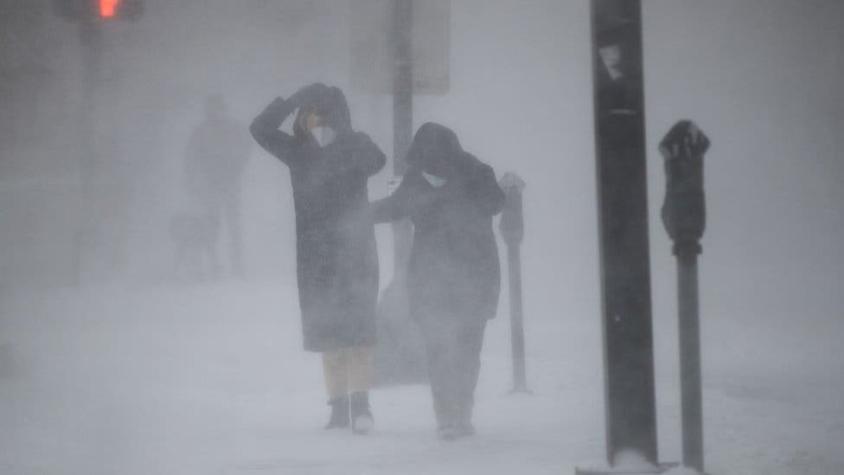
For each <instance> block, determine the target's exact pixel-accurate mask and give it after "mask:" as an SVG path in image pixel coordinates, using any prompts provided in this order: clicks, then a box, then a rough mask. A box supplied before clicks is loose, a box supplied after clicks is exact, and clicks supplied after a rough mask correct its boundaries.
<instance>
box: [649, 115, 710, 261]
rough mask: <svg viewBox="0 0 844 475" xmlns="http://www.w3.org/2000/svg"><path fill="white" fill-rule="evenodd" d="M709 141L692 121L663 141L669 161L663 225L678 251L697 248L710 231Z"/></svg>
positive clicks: (685, 122)
mask: <svg viewBox="0 0 844 475" xmlns="http://www.w3.org/2000/svg"><path fill="white" fill-rule="evenodd" d="M709 145H710V141H709V138H708V137H707V136H706V135H705V134H704V133H703V131H701V130H700V128H699V127H698V126H697V125H696V124H695V123H694V122H692V121H689V120H683V121H680V122H678V123H677V124H675V125H674V127H672V128H671V130H670V131H669V132H668V134H667V135H666V136H665V138H664V139H663V140H662V142H660V146H659V150H660V152H661V153H662V156H663V158H664V159H665V174H666V188H665V201H664V203H663V206H662V222H663V225H664V226H665V229H666V231H667V232H668V235H669V236H670V237H671V239H673V240H674V241H675V244H677V245H679V247H678V246H675V249H677V248H682V249H694V248H695V246H689V245H687V244H688V243H697V241H698V240H700V238H701V237H702V236H703V232H704V230H705V228H706V203H705V195H704V188H703V155H704V154H705V153H706V151H707V150H708V149H709Z"/></svg>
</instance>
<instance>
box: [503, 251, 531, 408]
mask: <svg viewBox="0 0 844 475" xmlns="http://www.w3.org/2000/svg"><path fill="white" fill-rule="evenodd" d="M507 263H508V267H507V268H508V272H509V274H510V335H511V342H512V347H513V348H512V350H513V392H514V393H526V392H529V391H528V388H527V375H526V373H527V369H526V364H525V327H524V315H523V314H522V254H521V248H520V247H519V246H518V245H508V246H507Z"/></svg>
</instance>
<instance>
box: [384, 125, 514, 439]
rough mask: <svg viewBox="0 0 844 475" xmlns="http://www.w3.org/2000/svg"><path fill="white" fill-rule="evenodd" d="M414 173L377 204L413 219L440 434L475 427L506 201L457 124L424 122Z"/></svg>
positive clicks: (414, 282)
mask: <svg viewBox="0 0 844 475" xmlns="http://www.w3.org/2000/svg"><path fill="white" fill-rule="evenodd" d="M407 163H408V166H409V170H408V172H407V173H406V174H405V176H404V178H403V179H402V182H401V184H400V185H399V186H398V188H397V189H396V191H395V192H394V193H393V194H392V195H390V196H389V197H387V198H384V199H382V200H379V201H376V202H374V203H373V205H372V206H373V213H374V217H375V220H376V222H386V221H393V220H397V219H402V218H410V220H411V221H412V223H413V227H414V232H413V245H412V248H411V252H410V259H409V261H408V276H407V291H408V298H409V304H410V315H411V318H412V319H414V320H415V321H416V322H417V323H418V324H419V325H420V328H421V330H422V334H423V337H424V339H425V347H426V353H427V360H428V371H429V376H430V382H431V392H432V395H433V402H434V412H435V414H436V419H437V426H438V433H439V436H440V437H441V438H443V439H447V440H451V439H455V438H457V437H462V436H468V435H472V434H474V431H475V429H474V427H473V425H472V408H473V405H474V392H475V386H476V385H477V381H478V374H479V371H480V352H481V347H482V346H483V337H484V329H485V327H486V322H487V320H489V319H491V318H493V317H494V316H495V313H496V309H497V306H498V294H499V289H500V266H499V260H498V248H497V245H496V242H495V236H494V234H493V230H492V217H493V216H494V215H496V214H498V213H499V212H500V211H501V209H502V207H503V205H504V192H503V191H502V190H501V188H499V186H498V183H497V181H496V179H495V173H494V172H493V170H492V168H491V167H490V166H489V165H486V164H484V163H482V162H481V161H480V160H478V159H477V158H475V157H474V156H473V155H471V154H469V153H467V152H465V151H464V150H463V148H462V147H461V145H460V142H459V141H458V139H457V135H456V134H455V133H454V132H453V131H452V130H450V129H448V128H446V127H444V126H442V125H439V124H435V123H427V124H425V125H423V126H422V127H420V128H419V130H418V131H417V133H416V136H415V137H414V139H413V143H412V145H411V148H410V151H409V152H408V157H407Z"/></svg>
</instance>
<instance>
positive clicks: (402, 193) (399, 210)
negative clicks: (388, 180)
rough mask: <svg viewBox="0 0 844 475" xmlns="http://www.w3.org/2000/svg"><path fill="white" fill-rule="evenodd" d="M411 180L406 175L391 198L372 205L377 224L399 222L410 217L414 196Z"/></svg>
mask: <svg viewBox="0 0 844 475" xmlns="http://www.w3.org/2000/svg"><path fill="white" fill-rule="evenodd" d="M411 180H412V178H411V179H409V175H405V177H404V178H403V179H402V181H401V183H400V184H399V186H398V188H397V189H396V191H394V192H393V193H392V194H391V195H390V196H388V197H386V198H382V199H380V200H375V201H373V202H372V203H371V204H370V207H371V210H372V216H373V220H374V222H375V223H388V222H390V221H398V220H400V219H402V218H406V217H407V216H408V214H409V213H410V205H411V200H412V195H413V190H412V189H411V188H412V185H411V184H410V182H411Z"/></svg>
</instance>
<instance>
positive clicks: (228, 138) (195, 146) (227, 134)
mask: <svg viewBox="0 0 844 475" xmlns="http://www.w3.org/2000/svg"><path fill="white" fill-rule="evenodd" d="M251 149H252V147H251V145H250V141H249V135H247V134H246V131H245V130H244V127H243V124H241V123H239V122H238V121H236V120H235V119H234V118H232V117H231V115H230V114H229V112H228V107H227V106H226V102H225V99H224V98H223V96H221V95H211V96H208V97H207V98H206V99H205V118H204V119H203V121H202V123H200V124H199V126H197V128H196V129H194V131H193V133H192V134H191V137H190V142H189V143H188V148H187V154H186V157H185V185H186V189H187V192H188V195H189V197H190V198H191V200H192V201H193V203H192V205H193V208H194V210H195V211H194V214H193V216H190V219H192V220H193V221H197V222H200V223H207V225H206V226H204V227H203V226H199V227H198V228H197V229H194V232H197V233H199V232H201V230H202V229H207V231H208V234H209V235H208V236H206V239H207V241H208V245H209V248H210V249H209V250H210V251H211V252H210V254H211V255H210V258H211V261H212V271H213V272H214V273H216V272H217V271H218V270H219V269H218V267H219V262H218V259H217V246H218V244H219V241H220V230H221V228H222V227H224V226H225V228H226V231H227V233H228V240H229V246H228V251H229V252H228V257H229V261H230V265H231V272H232V273H233V274H235V275H238V276H239V275H242V273H243V258H242V247H243V246H242V241H243V239H242V230H241V226H240V202H241V199H240V190H241V181H242V180H241V178H242V176H243V172H244V171H245V169H246V165H247V162H248V160H249V155H250V153H251V151H252V150H251ZM178 264H179V263H177V265H178Z"/></svg>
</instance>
